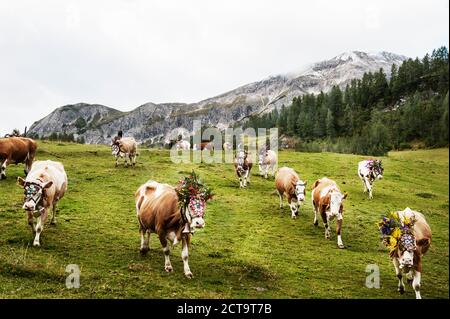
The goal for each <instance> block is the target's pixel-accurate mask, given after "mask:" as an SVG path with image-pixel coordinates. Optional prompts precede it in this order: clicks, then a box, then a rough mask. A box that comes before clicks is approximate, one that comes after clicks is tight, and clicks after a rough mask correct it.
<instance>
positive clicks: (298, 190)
mask: <svg viewBox="0 0 450 319" xmlns="http://www.w3.org/2000/svg"><path fill="white" fill-rule="evenodd" d="M306 184H308V181H302V180H299V181H297V183H296V184H295V196H296V197H297V200H298V201H299V202H303V201H304V200H305V196H306Z"/></svg>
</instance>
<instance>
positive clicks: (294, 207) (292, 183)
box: [275, 167, 308, 218]
mask: <svg viewBox="0 0 450 319" xmlns="http://www.w3.org/2000/svg"><path fill="white" fill-rule="evenodd" d="M307 183H308V182H307V181H302V180H301V179H300V177H298V174H297V173H296V172H295V171H294V170H293V169H292V168H289V167H282V168H280V169H279V170H278V172H277V174H276V177H275V187H276V189H277V192H278V196H280V208H282V207H283V195H286V197H287V201H288V203H289V207H290V208H291V213H292V218H296V216H297V215H298V211H299V210H300V205H301V203H303V202H304V201H305V196H306V187H305V186H306V184H307Z"/></svg>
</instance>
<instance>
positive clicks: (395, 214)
mask: <svg viewBox="0 0 450 319" xmlns="http://www.w3.org/2000/svg"><path fill="white" fill-rule="evenodd" d="M391 217H392V218H394V219H395V220H398V214H397V212H391Z"/></svg>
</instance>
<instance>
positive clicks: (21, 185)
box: [17, 176, 25, 187]
mask: <svg viewBox="0 0 450 319" xmlns="http://www.w3.org/2000/svg"><path fill="white" fill-rule="evenodd" d="M17 185H19V186H20V187H24V186H25V180H24V179H23V178H22V177H20V176H19V177H17Z"/></svg>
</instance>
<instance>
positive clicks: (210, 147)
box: [192, 141, 214, 151]
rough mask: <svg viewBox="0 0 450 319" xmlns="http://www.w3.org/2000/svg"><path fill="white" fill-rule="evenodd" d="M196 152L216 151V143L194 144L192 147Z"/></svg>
mask: <svg viewBox="0 0 450 319" xmlns="http://www.w3.org/2000/svg"><path fill="white" fill-rule="evenodd" d="M192 149H193V150H194V151H203V150H206V151H214V142H212V141H211V142H201V143H200V144H194V146H193V147H192Z"/></svg>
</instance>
